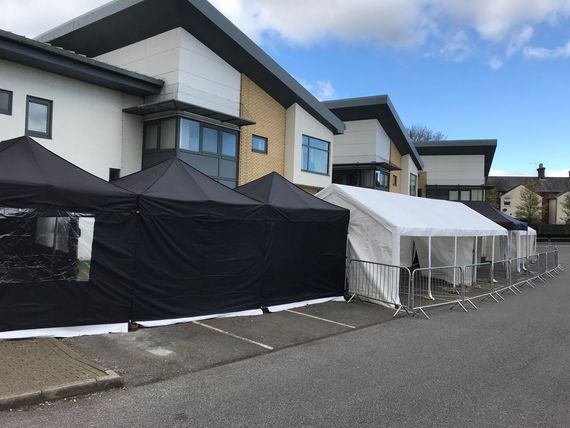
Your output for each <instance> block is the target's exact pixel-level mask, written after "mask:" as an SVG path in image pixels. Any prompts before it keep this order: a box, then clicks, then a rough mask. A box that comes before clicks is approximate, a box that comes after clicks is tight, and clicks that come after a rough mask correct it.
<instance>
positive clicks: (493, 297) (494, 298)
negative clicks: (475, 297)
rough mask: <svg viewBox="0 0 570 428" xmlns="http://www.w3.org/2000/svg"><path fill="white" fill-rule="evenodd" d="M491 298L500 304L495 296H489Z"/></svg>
mask: <svg viewBox="0 0 570 428" xmlns="http://www.w3.org/2000/svg"><path fill="white" fill-rule="evenodd" d="M489 297H490V298H491V299H493V300H494V301H495V303H499V301H498V300H497V298H496V297H495V296H493V295H492V294H489Z"/></svg>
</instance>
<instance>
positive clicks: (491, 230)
mask: <svg viewBox="0 0 570 428" xmlns="http://www.w3.org/2000/svg"><path fill="white" fill-rule="evenodd" d="M316 196H317V197H319V198H321V199H323V200H325V201H328V202H330V203H332V204H335V205H338V206H341V207H344V208H347V209H349V210H350V224H349V228H348V258H349V259H355V260H363V261H369V262H376V263H382V264H386V265H394V266H405V267H409V266H410V265H411V262H412V260H413V253H412V248H413V246H414V244H415V246H416V248H418V249H417V251H418V255H419V256H420V258H419V260H420V264H421V265H422V267H429V261H427V262H426V257H427V254H428V250H426V249H425V243H426V242H428V240H429V238H428V237H432V241H433V242H432V263H431V267H437V266H442V265H443V266H450V265H454V262H456V263H457V265H462V264H471V263H473V245H474V244H473V242H474V239H473V238H474V237H475V236H504V235H506V234H507V231H506V229H504V228H503V227H501V226H499V225H497V224H496V223H494V222H492V221H491V220H489V219H487V218H486V217H484V216H482V215H481V214H479V213H477V212H476V211H474V210H472V209H470V208H468V207H467V206H466V205H464V204H461V203H458V202H451V201H442V200H436V199H426V198H418V197H412V196H407V195H402V194H397V193H389V192H383V191H378V190H373V189H364V188H360V187H351V186H344V185H339V184H332V185H330V186H328V187H327V188H326V189H324V190H322V191H320V192H319V193H317V195H316ZM456 236H457V237H458V245H457V247H458V248H457V257H456V255H455V237H456ZM444 237H445V238H444ZM422 245H423V248H419V247H421V246H422ZM390 278H392V279H391V280H390V281H389V283H387V284H386V283H384V284H379V283H378V281H376V283H375V285H374V286H375V287H379V290H378V293H379V294H380V295H382V300H385V301H387V302H392V303H399V298H398V282H399V276H398V275H391V276H390ZM370 279H372V277H371V278H370ZM349 287H350V284H349Z"/></svg>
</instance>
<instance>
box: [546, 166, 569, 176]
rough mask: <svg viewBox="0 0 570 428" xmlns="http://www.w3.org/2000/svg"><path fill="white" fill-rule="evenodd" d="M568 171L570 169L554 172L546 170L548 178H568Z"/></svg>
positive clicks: (555, 170)
mask: <svg viewBox="0 0 570 428" xmlns="http://www.w3.org/2000/svg"><path fill="white" fill-rule="evenodd" d="M568 171H570V167H569V168H564V169H553V170H549V169H548V168H547V169H546V176H547V177H568Z"/></svg>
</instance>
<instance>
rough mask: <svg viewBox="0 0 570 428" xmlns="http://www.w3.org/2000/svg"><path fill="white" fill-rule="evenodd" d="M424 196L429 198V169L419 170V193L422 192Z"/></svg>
mask: <svg viewBox="0 0 570 428" xmlns="http://www.w3.org/2000/svg"><path fill="white" fill-rule="evenodd" d="M420 190H421V195H422V197H423V198H427V171H419V173H418V195H419V194H420Z"/></svg>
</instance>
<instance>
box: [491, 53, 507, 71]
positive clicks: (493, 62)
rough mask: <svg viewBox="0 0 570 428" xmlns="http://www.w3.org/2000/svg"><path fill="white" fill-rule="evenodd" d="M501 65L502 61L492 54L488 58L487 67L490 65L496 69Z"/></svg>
mask: <svg viewBox="0 0 570 428" xmlns="http://www.w3.org/2000/svg"><path fill="white" fill-rule="evenodd" d="M503 65H504V63H503V61H501V59H500V58H498V57H496V56H494V57H493V58H491V59H490V60H489V67H491V68H492V69H493V70H498V69H499V68H501V67H502V66H503Z"/></svg>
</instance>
